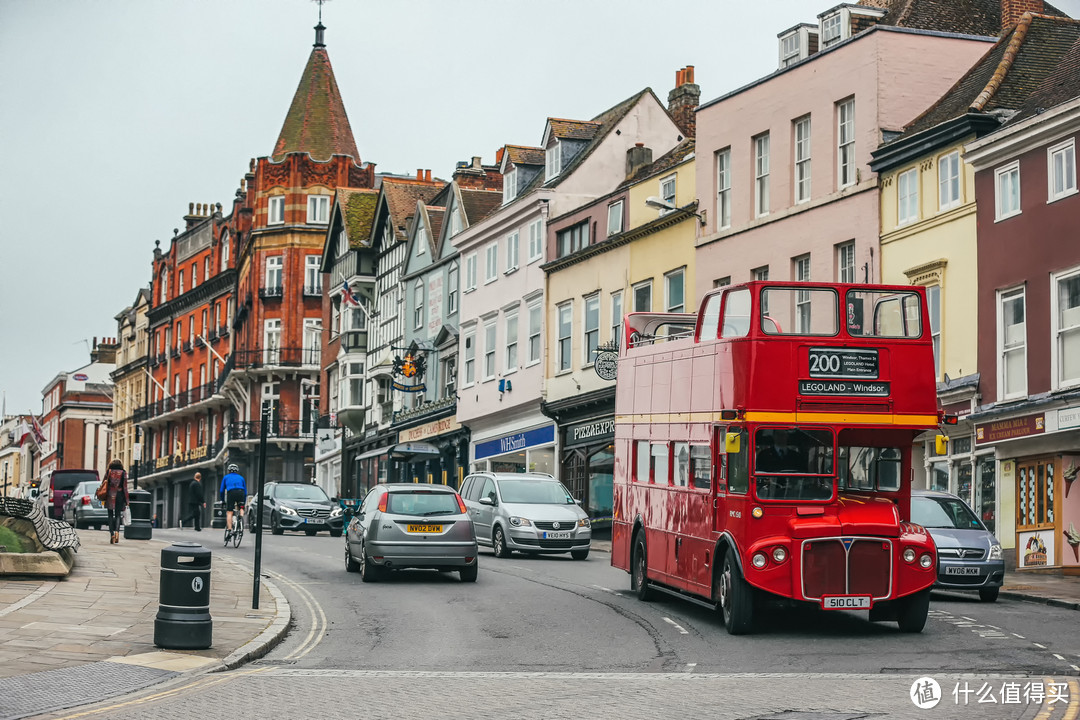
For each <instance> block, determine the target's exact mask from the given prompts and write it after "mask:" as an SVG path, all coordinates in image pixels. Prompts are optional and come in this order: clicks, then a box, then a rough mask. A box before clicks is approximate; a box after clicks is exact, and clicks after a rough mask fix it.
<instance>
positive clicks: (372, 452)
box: [356, 446, 393, 460]
mask: <svg viewBox="0 0 1080 720" xmlns="http://www.w3.org/2000/svg"><path fill="white" fill-rule="evenodd" d="M391 450H393V448H392V447H389V446H388V447H381V448H375V449H374V450H368V451H367V452H366V453H364V454H363V455H358V456H357V457H356V459H357V460H367V459H368V458H373V457H376V456H377V455H386V454H387V453H388V452H390V451H391Z"/></svg>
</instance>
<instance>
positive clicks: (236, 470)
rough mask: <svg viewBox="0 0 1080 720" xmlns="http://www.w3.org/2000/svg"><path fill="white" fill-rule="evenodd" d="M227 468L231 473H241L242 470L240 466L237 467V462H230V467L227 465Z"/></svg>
mask: <svg viewBox="0 0 1080 720" xmlns="http://www.w3.org/2000/svg"><path fill="white" fill-rule="evenodd" d="M226 470H228V471H229V472H231V473H239V472H240V468H239V467H237V465H236V463H229V467H227V468H226Z"/></svg>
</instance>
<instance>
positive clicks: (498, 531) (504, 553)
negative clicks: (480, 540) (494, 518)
mask: <svg viewBox="0 0 1080 720" xmlns="http://www.w3.org/2000/svg"><path fill="white" fill-rule="evenodd" d="M491 546H492V548H494V550H495V557H497V558H508V557H510V552H511V551H510V548H508V547H506V536H505V535H503V529H502V528H501V527H499V526H498V525H496V526H495V530H494V531H493V532H492V533H491Z"/></svg>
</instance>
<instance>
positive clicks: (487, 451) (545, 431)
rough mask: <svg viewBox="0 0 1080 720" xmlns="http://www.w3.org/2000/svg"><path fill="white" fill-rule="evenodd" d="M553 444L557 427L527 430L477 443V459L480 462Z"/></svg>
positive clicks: (548, 426)
mask: <svg viewBox="0 0 1080 720" xmlns="http://www.w3.org/2000/svg"><path fill="white" fill-rule="evenodd" d="M553 442H555V426H554V425H545V426H544V427H540V428H536V429H534V430H526V431H525V432H520V433H515V434H513V435H506V436H504V437H501V438H495V439H494V440H487V441H485V442H479V443H476V454H475V459H477V460H480V459H482V458H486V457H492V456H494V455H505V454H506V453H511V452H517V451H518V450H524V449H525V448H531V447H535V446H537V445H547V444H549V443H553Z"/></svg>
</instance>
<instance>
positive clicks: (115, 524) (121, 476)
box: [105, 460, 128, 544]
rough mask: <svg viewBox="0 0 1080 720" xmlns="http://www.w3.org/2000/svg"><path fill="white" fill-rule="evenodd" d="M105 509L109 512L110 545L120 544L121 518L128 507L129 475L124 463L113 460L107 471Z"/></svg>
mask: <svg viewBox="0 0 1080 720" xmlns="http://www.w3.org/2000/svg"><path fill="white" fill-rule="evenodd" d="M105 483H106V485H105V487H106V494H105V507H106V508H108V510H109V532H110V533H112V534H111V535H110V536H109V543H110V544H115V543H118V542H120V516H121V514H123V512H124V508H126V507H127V505H128V487H127V473H126V472H124V463H122V462H120V461H119V460H113V461H112V462H111V463H109V469H108V470H106V471H105Z"/></svg>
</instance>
